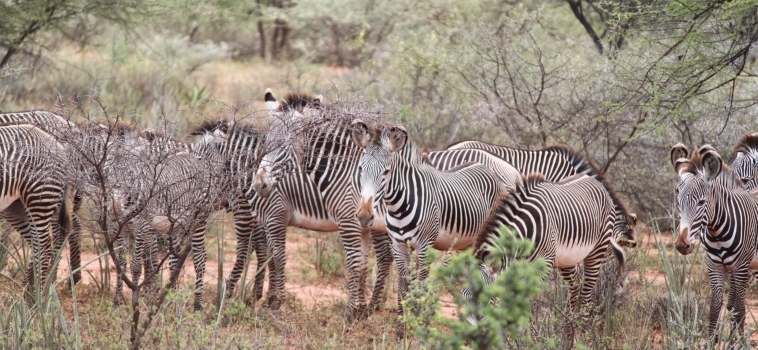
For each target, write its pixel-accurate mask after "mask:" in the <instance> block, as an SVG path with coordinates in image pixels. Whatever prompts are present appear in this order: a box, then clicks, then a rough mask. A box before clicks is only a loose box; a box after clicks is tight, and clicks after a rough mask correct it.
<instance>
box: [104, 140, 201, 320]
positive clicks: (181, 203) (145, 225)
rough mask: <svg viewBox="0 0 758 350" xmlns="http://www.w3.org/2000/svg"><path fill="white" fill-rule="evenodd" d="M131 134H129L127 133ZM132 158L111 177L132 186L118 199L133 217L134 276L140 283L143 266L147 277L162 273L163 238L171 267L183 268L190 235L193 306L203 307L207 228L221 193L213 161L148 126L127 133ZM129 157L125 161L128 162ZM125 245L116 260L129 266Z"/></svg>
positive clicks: (118, 191) (120, 192)
mask: <svg viewBox="0 0 758 350" xmlns="http://www.w3.org/2000/svg"><path fill="white" fill-rule="evenodd" d="M127 134H128V133H127ZM127 138H134V139H130V140H129V141H128V142H127V144H128V145H129V146H130V147H129V149H127V152H131V153H132V155H133V158H126V159H125V160H126V163H129V164H126V165H121V166H120V168H121V167H125V168H124V169H121V170H120V171H115V172H114V173H113V174H112V176H114V177H120V178H121V179H116V183H119V184H122V187H123V186H127V187H126V188H116V189H115V190H116V191H114V192H115V193H114V197H115V198H116V200H117V202H120V204H121V206H122V213H121V215H122V217H131V216H132V214H131V212H132V211H134V212H138V213H137V214H136V215H134V217H133V219H132V220H131V222H130V225H131V228H132V229H133V231H134V232H133V235H134V256H133V258H132V263H131V271H132V278H133V280H134V281H135V282H139V279H140V277H141V274H142V269H143V267H144V269H145V275H146V276H152V277H155V276H156V274H157V273H158V270H157V267H158V261H159V259H160V257H159V250H158V242H159V241H164V242H166V243H167V244H168V245H169V265H170V269H171V270H172V271H173V270H175V269H177V268H178V266H177V256H176V253H178V252H179V251H181V247H182V241H183V240H184V239H189V240H190V241H191V242H190V245H191V251H192V260H193V263H194V267H195V277H196V278H195V301H194V305H193V307H194V310H196V311H197V310H200V309H201V308H202V292H203V288H204V282H203V275H204V273H205V262H206V258H207V255H206V251H205V228H206V225H207V218H208V215H209V213H210V210H211V207H212V205H211V204H212V203H211V198H213V197H212V196H213V195H214V194H215V193H216V191H214V190H213V189H212V182H211V181H210V178H209V174H210V173H211V170H210V169H209V165H208V164H207V163H204V162H202V161H200V160H199V159H198V157H196V156H195V154H194V153H193V152H191V151H189V150H191V145H190V144H187V143H185V142H183V141H180V140H176V139H172V138H170V137H167V136H164V135H161V134H160V133H156V132H153V131H152V130H145V131H142V132H134V133H133V134H131V135H129V136H127ZM123 162H124V161H122V163H123ZM126 236H127V234H124V233H122V234H121V236H120V237H119V245H120V246H121V247H126V245H127V244H126V240H127V237H126ZM124 251H125V249H121V251H120V252H121V254H119V256H118V258H117V260H118V262H119V265H121V266H122V271H124V270H125V268H126V261H125V259H124V257H123V253H124ZM122 283H123V281H122V280H121V279H120V278H119V280H118V281H117V286H116V300H117V302H118V301H119V300H120V299H121V298H122V297H121V289H122Z"/></svg>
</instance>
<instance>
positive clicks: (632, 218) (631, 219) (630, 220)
mask: <svg viewBox="0 0 758 350" xmlns="http://www.w3.org/2000/svg"><path fill="white" fill-rule="evenodd" d="M626 222H627V224H629V226H631V227H634V226H637V214H635V213H629V215H627V216H626Z"/></svg>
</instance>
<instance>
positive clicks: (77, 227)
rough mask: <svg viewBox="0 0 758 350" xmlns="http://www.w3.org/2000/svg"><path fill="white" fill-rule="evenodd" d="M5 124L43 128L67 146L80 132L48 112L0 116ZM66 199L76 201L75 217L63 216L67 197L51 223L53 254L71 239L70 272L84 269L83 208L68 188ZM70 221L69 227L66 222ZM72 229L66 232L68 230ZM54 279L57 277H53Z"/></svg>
mask: <svg viewBox="0 0 758 350" xmlns="http://www.w3.org/2000/svg"><path fill="white" fill-rule="evenodd" d="M5 123H29V124H33V125H36V126H38V127H40V128H41V129H42V130H44V131H46V132H47V133H49V134H51V135H52V136H54V137H55V138H56V139H57V140H58V141H59V142H63V143H64V145H65V141H66V140H62V139H65V138H67V136H68V133H71V132H79V129H78V127H77V126H76V125H75V124H74V123H73V122H71V121H69V120H67V119H66V118H64V117H63V116H61V115H59V114H56V113H53V112H49V111H26V112H13V113H0V124H5ZM64 191H65V192H66V193H67V196H71V197H72V198H73V200H74V202H73V204H72V205H71V206H69V208H71V209H72V210H73V212H72V213H63V212H61V211H60V210H61V208H64V203H63V201H65V200H66V197H67V196H62V197H61V203H59V204H58V207H57V209H56V214H55V216H56V217H57V220H53V221H52V223H51V224H52V228H53V251H54V252H57V251H59V250H60V249H61V247H62V246H63V243H64V242H65V241H66V239H68V245H69V259H70V260H69V269H70V271H76V270H78V269H79V267H80V266H81V251H80V249H81V248H80V247H81V221H80V219H79V215H77V212H78V211H79V209H80V207H81V201H82V198H81V196H80V195H79V193H78V192H77V191H76V189H74V188H66V189H65V190H64ZM69 219H70V220H71V221H72V222H71V223H68V222H67V220H69ZM69 226H70V227H71V229H70V230H67V229H66V227H69ZM81 276H82V273H81V271H77V272H74V274H73V276H72V277H73V282H74V284H76V283H77V282H79V280H81ZM53 277H55V276H54V275H53Z"/></svg>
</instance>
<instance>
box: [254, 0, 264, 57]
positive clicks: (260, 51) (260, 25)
mask: <svg viewBox="0 0 758 350" xmlns="http://www.w3.org/2000/svg"><path fill="white" fill-rule="evenodd" d="M255 3H256V4H257V7H258V8H257V10H258V40H259V45H258V54H259V55H260V56H261V58H262V59H264V60H265V59H266V32H265V31H264V30H263V19H262V17H263V13H262V12H261V0H255Z"/></svg>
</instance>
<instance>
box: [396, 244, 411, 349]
mask: <svg viewBox="0 0 758 350" xmlns="http://www.w3.org/2000/svg"><path fill="white" fill-rule="evenodd" d="M392 254H393V255H394V256H395V263H396V264H397V315H398V316H399V317H400V318H402V317H403V300H405V294H406V293H407V292H408V280H409V279H410V277H411V272H410V270H409V269H408V264H409V263H410V255H409V252H408V245H407V244H406V243H405V242H403V241H396V240H392ZM395 335H396V336H397V337H399V338H402V337H404V336H405V325H404V324H403V323H402V321H401V322H400V323H399V324H398V327H397V330H396V332H395Z"/></svg>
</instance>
